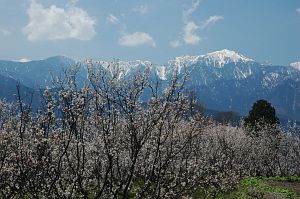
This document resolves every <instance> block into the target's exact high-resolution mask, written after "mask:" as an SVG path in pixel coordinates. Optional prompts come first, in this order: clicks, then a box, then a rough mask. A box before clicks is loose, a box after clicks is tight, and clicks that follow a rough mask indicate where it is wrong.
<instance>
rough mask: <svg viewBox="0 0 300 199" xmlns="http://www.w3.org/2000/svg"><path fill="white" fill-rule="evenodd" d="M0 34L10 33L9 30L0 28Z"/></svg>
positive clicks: (6, 34)
mask: <svg viewBox="0 0 300 199" xmlns="http://www.w3.org/2000/svg"><path fill="white" fill-rule="evenodd" d="M0 35H3V36H9V35H11V32H10V31H8V30H5V29H0Z"/></svg>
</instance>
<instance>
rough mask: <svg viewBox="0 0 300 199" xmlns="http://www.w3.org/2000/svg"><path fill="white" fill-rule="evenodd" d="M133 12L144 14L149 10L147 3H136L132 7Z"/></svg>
mask: <svg viewBox="0 0 300 199" xmlns="http://www.w3.org/2000/svg"><path fill="white" fill-rule="evenodd" d="M132 10H133V11H134V12H136V13H139V14H140V15H145V14H147V13H148V12H149V8H148V5H147V4H143V5H138V6H136V7H134V8H133V9H132Z"/></svg>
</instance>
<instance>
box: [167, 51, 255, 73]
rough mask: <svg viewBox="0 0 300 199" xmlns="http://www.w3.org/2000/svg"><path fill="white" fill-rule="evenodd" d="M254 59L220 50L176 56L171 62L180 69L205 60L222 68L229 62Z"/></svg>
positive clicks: (208, 63) (207, 63) (206, 62)
mask: <svg viewBox="0 0 300 199" xmlns="http://www.w3.org/2000/svg"><path fill="white" fill-rule="evenodd" d="M252 61H254V60H253V59H250V58H247V57H245V56H244V55H240V54H238V53H236V52H234V51H231V50H227V49H224V50H220V51H215V52H211V53H207V54H205V55H198V56H190V55H185V56H180V57H176V58H175V60H173V61H171V62H169V63H173V64H174V65H175V66H176V67H177V68H179V70H180V69H181V67H182V66H189V65H193V64H196V63H198V62H202V63H203V62H204V63H205V64H206V65H212V66H214V67H217V68H221V67H223V66H224V65H226V64H228V63H237V62H252Z"/></svg>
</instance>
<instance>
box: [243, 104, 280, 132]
mask: <svg viewBox="0 0 300 199" xmlns="http://www.w3.org/2000/svg"><path fill="white" fill-rule="evenodd" d="M262 124H269V125H273V124H279V119H278V118H277V117H276V111H275V108H274V107H273V106H272V105H271V103H269V102H268V101H266V100H263V99H261V100H258V101H256V102H255V103H254V104H253V106H252V109H251V110H250V111H249V116H248V117H246V118H245V125H246V126H247V127H250V128H252V129H254V130H258V129H259V125H262Z"/></svg>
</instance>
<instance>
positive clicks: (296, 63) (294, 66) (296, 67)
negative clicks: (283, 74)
mask: <svg viewBox="0 0 300 199" xmlns="http://www.w3.org/2000/svg"><path fill="white" fill-rule="evenodd" d="M290 66H291V67H293V68H295V69H297V70H300V62H294V63H291V64H290Z"/></svg>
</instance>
